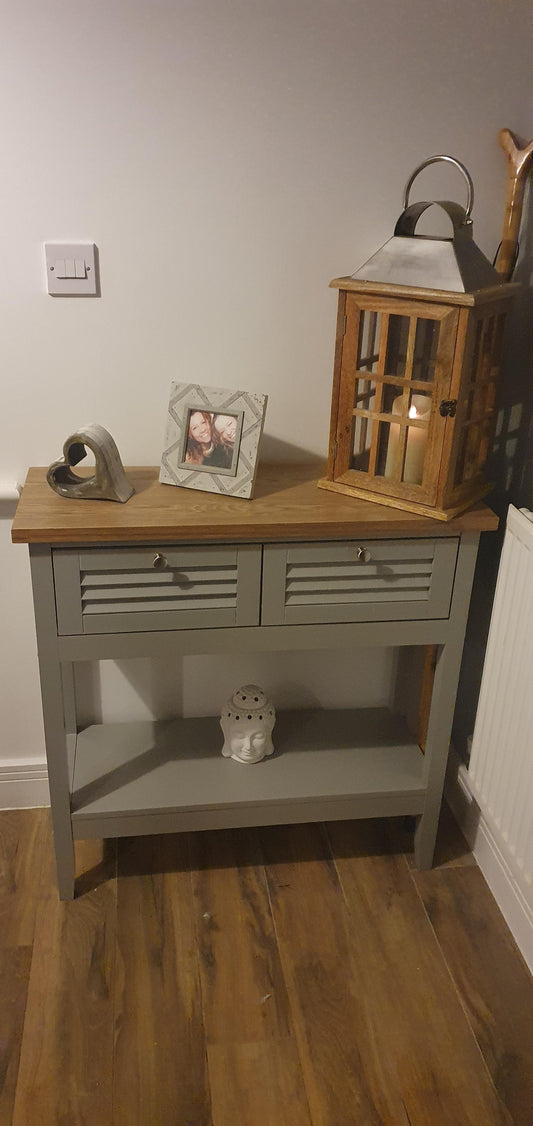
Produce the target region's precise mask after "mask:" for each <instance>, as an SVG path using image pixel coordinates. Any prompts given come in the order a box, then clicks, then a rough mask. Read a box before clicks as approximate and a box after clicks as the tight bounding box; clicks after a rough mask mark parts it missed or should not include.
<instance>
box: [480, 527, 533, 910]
mask: <svg viewBox="0 0 533 1126" xmlns="http://www.w3.org/2000/svg"><path fill="white" fill-rule="evenodd" d="M468 779H469V785H470V789H471V791H472V793H473V795H474V797H475V799H476V802H477V804H478V805H479V808H480V810H481V814H482V816H483V818H484V820H485V822H486V824H487V825H488V827H489V829H490V831H491V833H492V834H493V837H494V840H495V842H496V844H497V847H498V848H499V850H500V852H501V856H502V859H503V862H504V863H505V864H507V866H508V868H509V872H510V874H511V876H512V877H513V878H514V880H515V881H516V885H517V889H518V890H519V892H520V893H521V896H522V897H523V903H524V907H525V908H526V910H529V911H533V513H531V512H528V511H527V510H526V509H521V510H520V511H518V509H516V508H514V507H513V506H512V505H511V506H510V508H509V513H508V516H507V526H506V531H505V539H504V544H503V551H502V556H501V562H500V568H499V572H498V581H497V584H496V594H495V598H494V607H493V611H492V619H491V624H490V632H489V639H488V644H487V653H486V658H485V665H484V669H483V678H482V682H481V691H480V696H479V704H478V710H477V716H476V724H475V729H474V737H473V740H472V753H471V757H470V765H469V768H468Z"/></svg>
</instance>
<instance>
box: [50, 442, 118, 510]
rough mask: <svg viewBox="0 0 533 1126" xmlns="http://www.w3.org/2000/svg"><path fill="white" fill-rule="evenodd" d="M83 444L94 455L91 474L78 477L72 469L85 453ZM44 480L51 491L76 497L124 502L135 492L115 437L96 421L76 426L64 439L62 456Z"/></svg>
mask: <svg viewBox="0 0 533 1126" xmlns="http://www.w3.org/2000/svg"><path fill="white" fill-rule="evenodd" d="M86 447H88V449H90V450H91V452H92V453H93V454H94V461H95V465H94V473H93V474H91V476H90V477H78V476H77V475H76V474H75V473H73V472H72V466H73V465H78V464H79V462H80V461H83V458H84V457H86V456H87V449H86ZM46 480H47V481H48V484H49V485H50V488H51V489H53V490H54V492H56V493H59V495H60V496H62V497H71V498H73V499H75V500H117V501H120V502H121V504H125V502H126V501H127V500H129V498H130V497H131V496H133V493H134V492H135V489H134V488H133V485H131V484H130V482H129V481H128V478H127V477H126V474H125V472H124V466H123V464H122V461H121V460H120V454H119V452H118V449H117V446H116V443H115V441H114V439H113V438H112V437H111V434H109V433H108V431H107V430H104V427H103V426H99V425H98V423H96V422H91V423H89V424H88V425H87V426H80V427H78V429H77V430H76V431H75V432H74V434H71V435H70V438H67V440H66V441H65V442H64V444H63V457H61V458H59V460H58V461H53V462H52V464H51V466H50V467H49V469H48V472H47V474H46Z"/></svg>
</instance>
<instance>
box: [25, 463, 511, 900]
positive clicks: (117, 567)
mask: <svg viewBox="0 0 533 1126" xmlns="http://www.w3.org/2000/svg"><path fill="white" fill-rule="evenodd" d="M127 472H128V476H129V477H130V479H131V480H132V482H133V484H134V485H135V489H136V492H135V495H134V496H133V497H132V498H131V500H130V501H129V502H128V503H127V504H125V505H121V504H116V503H113V502H111V501H97V500H95V501H86V500H83V501H82V500H66V499H63V498H61V497H59V496H58V495H57V494H56V493H54V492H52V490H51V489H50V488H49V487H48V486H47V484H46V479H45V475H46V471H45V470H44V469H31V470H30V471H29V474H28V479H27V482H26V484H25V486H24V490H23V494H22V497H21V500H20V503H19V506H18V509H17V513H16V516H15V521H14V524H13V532H12V538H13V541H14V542H16V543H28V544H29V549H30V557H31V568H32V581H33V590H34V608H35V621H36V628H37V643H38V652H39V666H40V676H41V691H42V701H43V711H44V724H45V737H46V752H47V758H48V770H49V780H50V797H51V807H52V821H53V828H54V841H55V850H56V860H57V873H58V886H59V894H60V896H61V898H62V899H70V898H72V897H73V896H74V891H75V868H74V847H73V841H74V838H82V839H85V838H89V837H102V838H105V837H114V836H121V835H136V834H144V833H161V832H176V831H180V830H198V829H213V828H227V827H236V826H251V825H266V824H286V823H289V822H298V821H318V820H334V819H346V818H356V817H376V816H398V815H413V816H414V817H416V818H417V822H416V824H417V827H416V831H415V857H416V862H417V864H418V865H419V867H422V868H427V867H430V866H431V864H432V860H433V849H434V844H435V836H436V830H437V821H438V814H439V808H440V803H441V797H442V788H443V782H444V772H445V767H446V760H447V755H448V745H449V737H450V731H451V724H452V717H453V711H454V704H455V696H456V690H457V681H458V676H459V668H460V661H461V653H462V647H463V639H464V631H465V626H466V619H467V613H468V605H469V600H470V592H471V586H472V578H473V574H474V566H475V560H476V554H477V546H478V540H479V534H480V532H482V531H489V530H492V529H494V528H495V527H496V526H497V519H496V517H495V516H494V514H493V513H492V512H491V511H490V510H489V509H488V508H487V507H486V506H485V505H483V504H477V505H476V506H475V507H474V508H472V509H471V510H470V511H469V512H466V513H464V514H463V515H462V516H459V517H456V518H455V519H454V520H451V521H450V522H449V523H443V522H441V521H438V520H432V519H429V518H427V517H421V516H416V515H413V514H411V513H408V512H404V511H400V510H399V509H398V510H395V509H391V508H385V507H384V506H382V505H376V504H373V503H370V502H368V501H362V500H356V499H355V498H352V497H345V496H342V495H333V494H330V493H327V492H324V491H322V490H321V489H319V488H317V484H316V482H317V480H318V478H319V477H320V476H321V472H322V469H321V466H317V465H316V464H315V465H309V464H308V465H299V466H290V465H284V466H281V465H272V466H268V465H267V466H262V467H261V468H260V471H259V475H258V480H257V484H256V492H255V497H254V499H253V500H251V501H245V500H239V499H235V498H230V497H222V496H219V495H215V494H211V493H202V492H194V491H192V490H188V489H177V488H174V487H173V486H169V485H161V484H159V482H158V479H157V478H158V472H157V470H156V469H129V470H128V471H127ZM358 646H394V647H398V653H399V654H400V655H401V657H402V659H401V660H400V661H399V667H400V673H399V675H398V681H397V690H396V695H395V706H392V707H391V708H390V709H385V708H364V709H360V710H358V711H356V710H343V711H338V712H337V711H333V710H332V711H323V712H321V711H319V710H317V709H315V710H312V711H307V712H306V711H302V712H292V713H285V714H281V715H279V716H278V721H277V724H276V728H275V745H276V753H275V754H274V755H273V756H272V758H269V759H265V760H264V761H263V762H262V763H260V764H257V765H255V766H249V767H247V766H242V765H240V764H238V763H235V762H234V761H233V760H232V759H224V758H222V756H221V754H220V749H221V733H220V728H219V725H218V718H217V717H216V716H215V717H213V718H199V719H196V720H194V719H193V720H190V719H189V720H184V719H182V720H180V719H176V720H175V721H171V722H169V723H155V722H154V723H138V724H133V723H119V724H117V723H115V724H100V725H98V724H94V725H91V726H89V727H87V728H85V729H84V730H79V729H78V724H77V720H76V699H75V690H74V664H75V662H78V661H92V660H95V661H96V660H106V659H110V660H113V659H115V660H119V659H120V660H122V659H125V658H133V657H141V656H164V655H169V656H170V655H171V654H172V655H175V654H176V653H178V654H182V655H187V654H201V653H211V654H212V653H218V654H221V655H223V654H225V653H226V654H227V653H231V652H241V653H244V652H253V651H259V650H262V651H272V652H276V651H281V650H293V651H295V652H297V651H298V650H307V649H315V650H331V649H338V648H342V649H344V650H346V653H347V659H349V652H350V650H353V649H354V648H355V647H358ZM430 646H431V647H434V649H433V650H432V652H433V653H434V656H435V661H434V669H435V671H434V678H433V682H432V693H430V697H429V698H430V701H431V702H430V706H429V705H428V712H429V714H428V719H427V735H426V737H425V753H422V751H421V749H420V746H419V742H420V739H419V736H418V735H417V729H416V722H413V721H412V716H413V714H415V715H416V709H417V708H419V702H420V698H421V693H420V691H419V688H417V689H416V693H415V712H414V713H413V706H412V701H411V702H408V697H411V696H412V695H413V691H414V688H413V686H414V684H415V683H416V678H415V677H413V676H411V675H405V672H404V674H403V675H402V674H401V669H402V667H403V668H407V665H406V663H405V662H406V659H407V656H408V655H411V657H412V656H413V654H420V652H422V653H424V652H426V653H427V652H428V647H430ZM426 667H427V662H426ZM426 680H427V677H426ZM426 694H427V684H426ZM423 695H424V693H423V692H422V696H423ZM416 701H418V703H417V702H416ZM402 713H405V714H402ZM409 714H411V722H408V720H409ZM413 731H414V734H412V732H413Z"/></svg>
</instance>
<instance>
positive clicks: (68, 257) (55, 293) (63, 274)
mask: <svg viewBox="0 0 533 1126" xmlns="http://www.w3.org/2000/svg"><path fill="white" fill-rule="evenodd" d="M95 249H96V248H95V245H94V242H86V243H76V244H74V243H63V242H47V243H45V245H44V250H45V259H46V281H47V289H48V292H49V293H50V294H51V295H52V297H95V296H96V294H97V283H98V279H97V277H96V262H95V257H96V256H95Z"/></svg>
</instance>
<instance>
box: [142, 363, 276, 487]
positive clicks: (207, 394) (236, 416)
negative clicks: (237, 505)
mask: <svg viewBox="0 0 533 1126" xmlns="http://www.w3.org/2000/svg"><path fill="white" fill-rule="evenodd" d="M267 400H268V396H267V395H259V394H255V393H254V392H251V391H228V390H224V389H223V388H221V387H203V386H201V385H200V384H198V383H175V382H173V383H171V385H170V399H169V404H168V416H167V427H166V433H165V447H164V450H163V454H162V457H161V468H160V472H159V480H160V481H161V483H162V484H164V485H178V486H181V487H183V488H187V489H201V490H203V491H204V492H210V493H221V494H224V495H226V496H236V497H245V498H250V497H251V496H252V492H253V487H254V482H255V476H256V472H257V461H258V453H259V443H260V441H261V435H262V433H263V425H264V421H265V412H266V406H267Z"/></svg>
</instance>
